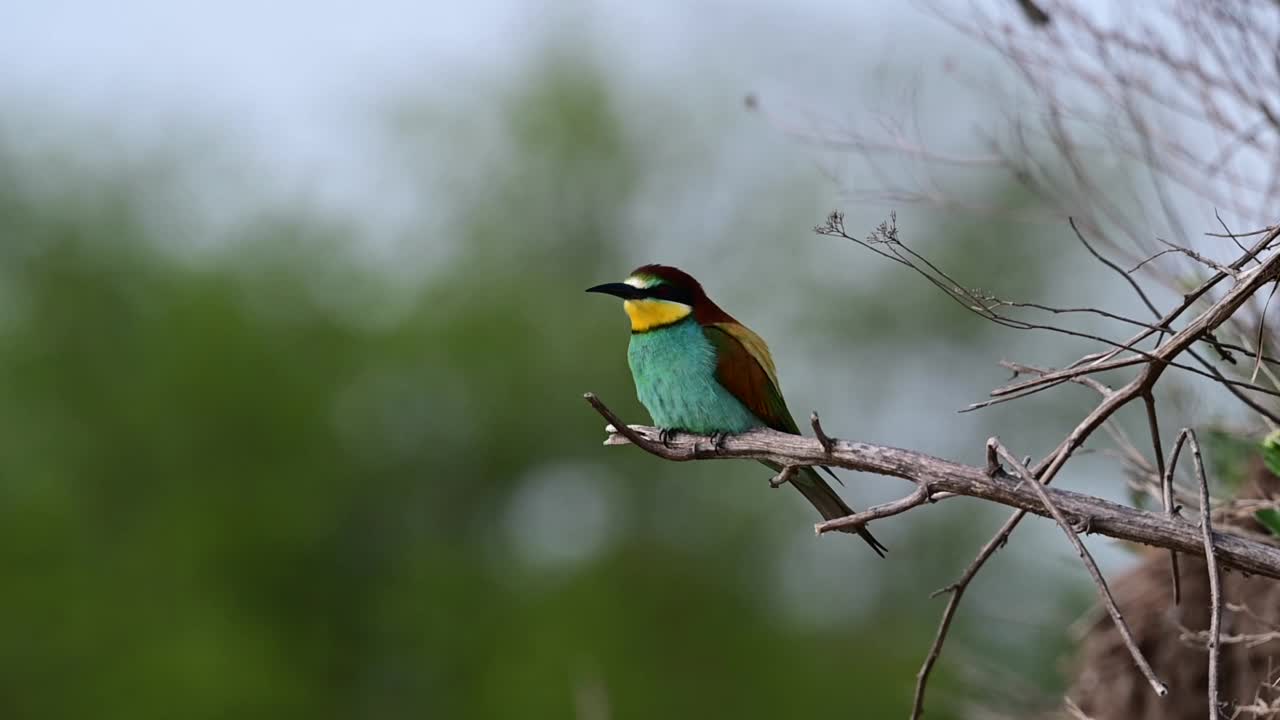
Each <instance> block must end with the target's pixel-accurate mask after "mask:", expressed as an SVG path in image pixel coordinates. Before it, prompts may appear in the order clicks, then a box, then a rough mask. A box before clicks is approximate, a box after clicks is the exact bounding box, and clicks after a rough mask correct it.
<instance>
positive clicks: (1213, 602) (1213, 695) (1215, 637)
mask: <svg viewBox="0 0 1280 720" xmlns="http://www.w3.org/2000/svg"><path fill="white" fill-rule="evenodd" d="M1184 437H1185V438H1187V439H1188V440H1189V441H1190V443H1191V457H1192V458H1194V459H1195V464H1196V480H1197V481H1198V482H1199V484H1200V532H1201V533H1202V534H1203V536H1204V559H1205V565H1206V566H1208V569H1209V719H1210V720H1216V718H1217V717H1218V707H1219V700H1218V655H1219V651H1220V645H1221V637H1222V587H1221V582H1222V579H1221V573H1220V572H1219V571H1218V557H1217V555H1218V554H1217V551H1216V548H1215V544H1214V539H1213V525H1212V520H1211V519H1210V516H1209V511H1210V505H1209V481H1208V479H1207V478H1206V477H1205V474H1204V460H1203V459H1202V458H1201V456H1200V442H1199V441H1198V440H1196V433H1195V431H1194V430H1192V429H1191V428H1184V429H1183V430H1182V432H1181V433H1179V434H1178V443H1179V444H1181V443H1182V439H1183V438H1184Z"/></svg>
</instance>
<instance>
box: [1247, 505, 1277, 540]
mask: <svg viewBox="0 0 1280 720" xmlns="http://www.w3.org/2000/svg"><path fill="white" fill-rule="evenodd" d="M1253 517H1254V518H1255V519H1256V520H1257V521H1258V522H1260V523H1262V525H1263V526H1264V527H1266V528H1267V529H1268V530H1270V531H1271V534H1272V535H1275V536H1276V537H1280V510H1276V509H1275V508H1263V509H1261V510H1259V511H1257V512H1255V513H1254V514H1253Z"/></svg>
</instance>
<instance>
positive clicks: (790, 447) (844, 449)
mask: <svg viewBox="0 0 1280 720" xmlns="http://www.w3.org/2000/svg"><path fill="white" fill-rule="evenodd" d="M586 399H587V401H588V402H589V403H590V404H591V406H592V407H594V408H595V409H596V411H597V412H599V413H600V414H601V415H602V416H603V417H604V418H605V419H606V420H608V421H609V423H610V425H611V427H612V428H613V429H612V430H611V431H610V434H609V437H608V438H607V439H606V440H605V444H607V445H625V444H635V445H637V446H639V447H640V448H641V449H643V450H645V451H646V452H649V453H650V454H653V455H656V456H658V457H661V458H665V459H667V460H675V461H681V462H683V461H689V460H710V459H734V458H737V459H751V460H762V461H765V462H770V463H775V464H777V465H781V466H784V467H785V466H787V465H794V466H812V465H819V464H827V465H832V466H834V467H842V468H847V469H849V470H857V471H861V472H868V473H873V474H876V475H887V476H891V477H896V478H901V479H903V480H907V481H910V482H913V483H915V484H916V485H921V484H923V485H925V486H927V487H928V488H929V491H930V493H931V495H932V497H937V496H938V495H939V493H941V492H948V493H954V494H956V495H965V496H968V497H973V498H978V499H981V500H987V501H990V502H994V503H998V504H1001V505H1006V506H1008V507H1011V508H1017V509H1018V510H1020V511H1025V512H1030V513H1033V514H1035V515H1040V516H1045V517H1048V516H1049V512H1048V510H1046V509H1045V506H1044V503H1043V502H1042V501H1041V499H1040V497H1039V496H1038V495H1037V494H1036V492H1035V491H1033V490H1031V489H1029V488H1026V487H1023V484H1022V483H1021V482H1018V481H1015V480H1012V479H1010V478H1004V477H1000V476H996V477H988V476H987V473H986V470H985V468H982V467H977V466H973V465H965V464H962V463H957V462H953V461H950V460H944V459H942V458H938V457H934V456H932V455H928V454H925V453H919V452H914V451H911V450H902V449H899V448H893V447H888V446H885V445H872V444H868V443H860V442H852V441H848V440H836V441H835V443H834V446H833V447H832V452H831V454H830V455H827V453H826V451H825V450H823V449H822V444H821V443H819V442H818V441H817V440H816V439H813V438H807V437H802V436H799V435H788V434H786V433H780V432H776V431H773V430H766V429H760V430H751V431H749V432H746V433H742V434H740V435H730V436H728V437H725V438H724V439H723V441H722V442H721V443H720V445H719V447H717V445H716V443H715V438H712V437H710V436H705V435H692V434H689V433H683V432H675V433H670V434H669V436H668V440H667V443H666V444H664V443H663V442H662V440H661V439H660V437H661V435H662V431H661V430H660V429H659V428H654V427H646V426H641V425H630V426H628V425H625V424H623V423H622V422H621V421H620V420H619V419H618V417H617V416H616V415H615V414H614V413H613V411H611V410H609V408H608V407H606V406H605V405H604V403H603V402H601V401H600V399H599V398H598V397H596V396H595V395H594V394H591V393H588V394H587V396H586ZM633 438H634V439H633ZM635 439H638V440H639V442H635ZM1042 482H1043V478H1042ZM1046 491H1047V492H1048V494H1049V497H1050V500H1051V502H1052V503H1053V505H1054V506H1056V507H1057V508H1059V509H1060V510H1061V511H1062V512H1063V513H1064V514H1065V515H1067V516H1069V517H1076V518H1088V519H1089V529H1090V531H1091V532H1093V533H1096V534H1099V535H1105V536H1107V537H1112V538H1116V539H1119V540H1128V541H1131V542H1136V543H1141V544H1144V545H1151V546H1153V547H1163V548H1169V549H1173V550H1177V551H1179V552H1182V553H1188V554H1192V555H1200V554H1203V552H1204V546H1203V542H1202V538H1201V536H1200V533H1199V532H1198V531H1197V530H1196V528H1195V527H1194V526H1192V525H1189V524H1188V523H1186V522H1183V521H1181V520H1178V519H1170V518H1168V517H1167V516H1165V515H1164V514H1162V513H1153V512H1148V511H1145V510H1138V509H1135V508H1131V507H1126V506H1124V505H1119V504H1117V503H1113V502H1111V501H1109V500H1105V499H1103V498H1098V497H1094V496H1091V495H1085V494H1082V493H1076V492H1071V491H1068V490H1060V489H1057V488H1052V489H1047V490H1046ZM900 502H902V501H900ZM852 517H856V515H855V516H852ZM1215 540H1216V547H1217V554H1218V559H1219V560H1220V561H1221V562H1222V564H1223V565H1225V566H1227V567H1232V568H1235V569H1237V570H1241V571H1244V572H1247V573H1252V574H1255V575H1264V576H1267V577H1273V578H1277V579H1280V548H1277V547H1274V546H1271V545H1267V544H1264V543H1260V542H1257V541H1255V540H1250V539H1246V538H1243V537H1240V536H1237V535H1233V534H1223V533H1215Z"/></svg>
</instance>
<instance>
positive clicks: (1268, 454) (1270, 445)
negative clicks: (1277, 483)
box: [1262, 430, 1280, 477]
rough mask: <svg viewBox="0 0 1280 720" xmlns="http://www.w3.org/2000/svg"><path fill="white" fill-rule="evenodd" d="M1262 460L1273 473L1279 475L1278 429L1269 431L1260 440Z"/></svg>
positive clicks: (1279, 445)
mask: <svg viewBox="0 0 1280 720" xmlns="http://www.w3.org/2000/svg"><path fill="white" fill-rule="evenodd" d="M1262 462H1264V463H1265V464H1266V466H1267V469H1268V470H1270V471H1271V473H1272V474H1273V475H1276V476H1277V477H1280V430H1273V431H1271V434H1270V435H1267V437H1266V439H1264V440H1263V441H1262Z"/></svg>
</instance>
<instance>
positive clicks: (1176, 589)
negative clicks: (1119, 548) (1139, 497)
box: [1142, 390, 1182, 605]
mask: <svg viewBox="0 0 1280 720" xmlns="http://www.w3.org/2000/svg"><path fill="white" fill-rule="evenodd" d="M1142 401H1143V404H1145V405H1146V406H1147V425H1148V426H1149V427H1150V428H1151V447H1152V450H1153V452H1154V453H1155V456H1156V474H1158V475H1159V476H1160V477H1162V478H1164V483H1163V489H1164V492H1163V495H1164V511H1165V513H1167V514H1168V515H1169V516H1170V517H1173V514H1174V512H1173V464H1174V463H1173V462H1170V463H1169V472H1168V473H1166V472H1165V469H1164V449H1163V448H1162V447H1161V442H1160V421H1159V418H1157V417H1156V400H1155V396H1154V395H1153V394H1152V393H1151V391H1150V390H1148V391H1147V392H1146V393H1145V394H1144V395H1143V396H1142ZM1176 460H1177V458H1176V457H1175V458H1173V461H1176ZM1169 572H1170V573H1171V574H1172V577H1173V604H1174V605H1181V604H1182V576H1180V575H1179V574H1178V553H1176V552H1174V551H1173V550H1170V551H1169Z"/></svg>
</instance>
